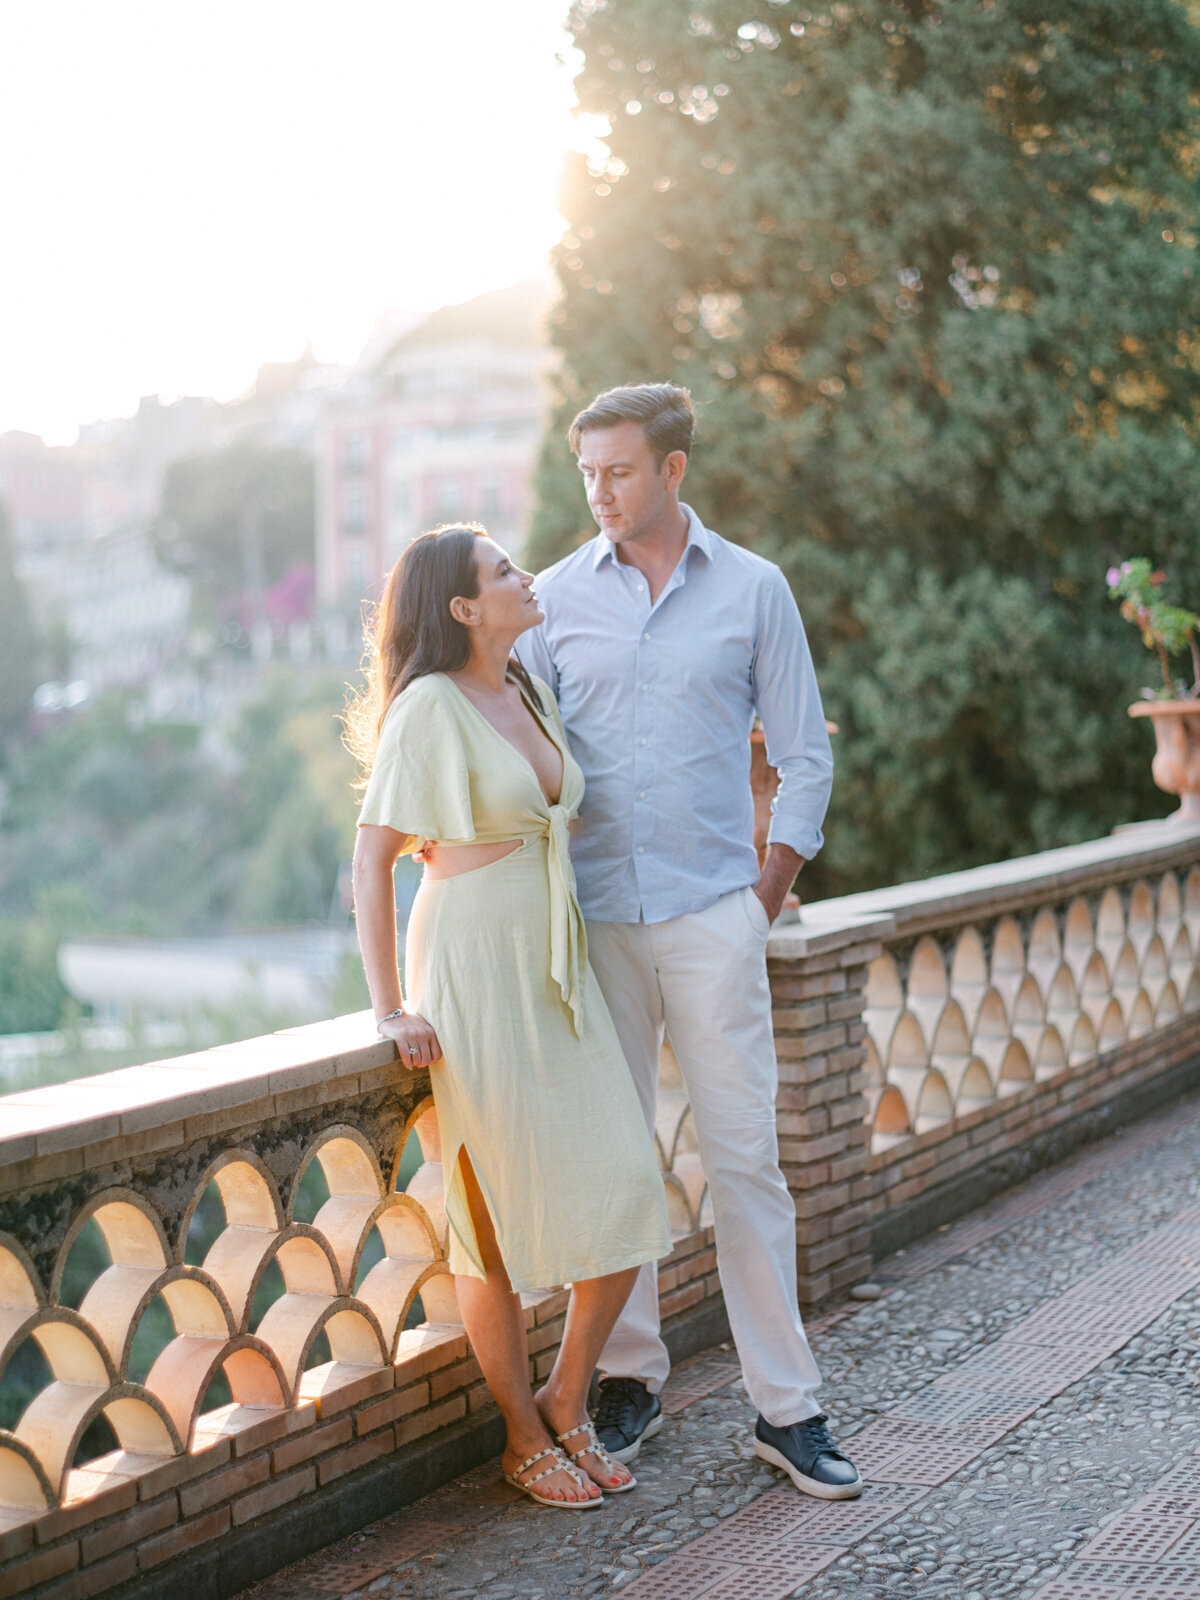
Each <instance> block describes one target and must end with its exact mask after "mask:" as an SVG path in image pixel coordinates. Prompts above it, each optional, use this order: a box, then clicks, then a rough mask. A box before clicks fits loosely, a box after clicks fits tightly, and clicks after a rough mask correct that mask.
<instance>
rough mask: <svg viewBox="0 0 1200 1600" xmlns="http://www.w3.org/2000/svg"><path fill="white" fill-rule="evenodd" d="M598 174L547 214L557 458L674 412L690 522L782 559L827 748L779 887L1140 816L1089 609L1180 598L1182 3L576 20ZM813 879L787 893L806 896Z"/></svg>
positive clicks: (566, 531) (1189, 480)
mask: <svg viewBox="0 0 1200 1600" xmlns="http://www.w3.org/2000/svg"><path fill="white" fill-rule="evenodd" d="M572 20H573V27H574V31H575V36H576V41H577V43H578V44H579V46H580V48H581V50H582V52H583V58H584V64H583V69H582V71H581V73H580V76H579V79H578V90H579V96H580V101H581V104H582V107H583V109H584V110H585V111H587V112H590V113H594V114H597V115H599V116H602V117H607V118H608V120H609V123H610V124H611V134H610V136H608V137H607V139H606V141H605V143H606V146H607V153H606V154H605V155H604V156H603V157H602V158H600V159H597V160H594V161H592V162H591V164H590V165H588V164H587V163H586V162H585V160H584V158H583V157H580V158H578V160H577V161H576V162H575V163H574V165H573V166H572V167H571V168H570V169H569V171H568V175H567V180H566V185H565V214H566V215H567V217H568V219H569V231H568V233H567V234H566V236H565V237H564V239H563V241H562V243H561V245H560V247H559V249H558V252H557V269H558V273H559V276H560V279H561V282H562V298H561V302H560V305H559V308H558V311H557V314H556V317H557V320H556V321H555V322H554V323H553V324H552V326H553V328H554V336H555V339H556V342H557V344H558V346H559V348H560V350H561V352H562V357H563V361H562V366H561V371H560V375H559V379H558V382H559V385H560V394H559V401H558V406H557V410H556V415H555V417H554V419H553V424H552V430H551V435H550V437H549V439H548V441H547V445H546V448H545V450H544V453H543V461H542V467H541V472H540V488H541V504H540V508H539V512H538V515H537V519H536V523H535V529H534V550H535V552H536V554H537V557H538V558H539V559H540V560H543V561H544V560H547V559H551V558H553V557H554V556H556V555H558V554H560V553H562V552H563V551H564V550H565V549H567V548H569V547H570V545H571V543H572V542H573V541H574V540H575V539H577V538H578V537H579V535H580V532H581V530H582V529H583V528H584V525H585V524H586V522H587V520H588V519H587V517H586V512H585V508H584V506H583V503H582V497H581V495H580V492H579V486H578V482H577V477H576V474H575V473H574V471H573V468H572V466H571V464H570V462H569V460H567V458H566V456H565V450H564V447H563V445H562V443H561V440H562V433H563V430H564V428H565V425H566V422H567V420H568V419H569V417H570V415H571V414H572V412H573V411H574V409H576V408H577V407H578V406H579V405H580V404H582V403H584V402H586V400H587V399H588V398H590V396H591V395H592V394H593V393H594V392H595V391H596V390H598V389H601V388H605V387H608V386H610V385H612V384H614V383H621V382H629V381H640V380H650V379H659V378H662V377H668V376H669V377H672V378H674V379H675V380H676V381H679V382H683V383H686V384H688V385H689V386H690V387H691V388H692V390H693V393H694V395H695V397H696V399H697V401H698V403H699V411H700V427H699V430H698V442H697V450H696V454H695V457H694V462H693V465H692V467H691V469H690V472H689V480H688V485H687V498H689V499H690V500H691V501H692V502H693V503H694V504H695V505H696V507H697V509H698V510H700V511H701V512H702V514H703V515H704V516H705V517H706V520H708V521H709V522H710V523H711V524H712V525H713V526H714V527H716V528H717V529H718V530H719V531H720V532H722V533H724V534H726V535H727V536H729V537H732V538H734V539H736V540H738V541H740V542H742V543H745V544H748V545H752V546H754V547H755V548H757V549H759V550H760V551H761V552H762V553H763V554H765V555H768V556H770V557H772V558H773V559H775V560H778V561H779V562H780V563H781V565H783V567H784V568H785V570H786V571H787V573H788V575H789V577H790V579H791V581H792V584H793V587H794V589H795V592H796V595H797V598H798V600H799V602H800V605H801V609H802V611H803V613H804V616H805V619H806V622H807V624H808V627H809V632H810V635H811V637H812V639H813V643H814V650H815V654H816V658H817V662H818V669H819V672H820V675H821V680H822V685H823V688H824V690H825V694H826V699H827V704H828V709H829V712H830V715H831V716H833V717H835V718H836V719H837V720H838V722H839V723H840V725H841V730H842V731H841V735H840V738H839V740H838V743H837V746H836V749H837V754H838V757H839V778H838V783H837V787H836V788H835V794H834V804H833V809H832V811H831V822H830V827H829V829H828V835H829V845H828V847H827V850H826V852H825V854H824V855H823V857H822V858H821V861H820V863H819V871H817V872H816V873H813V874H812V878H811V879H810V881H812V888H810V890H809V892H810V893H812V892H813V891H814V890H817V891H830V890H837V889H843V888H848V887H857V886H862V885H866V884H870V883H877V882H881V881H887V880H893V879H897V878H904V877H908V876H912V875H914V874H917V873H922V872H927V871H932V870H939V869H946V868H950V867H954V866H960V865H966V864H969V863H971V862H976V861H983V860H989V859H996V858H1000V857H1004V856H1006V855H1010V854H1016V853H1020V852H1022V851H1026V850H1030V849H1036V848H1040V847H1044V846H1047V845H1052V844H1056V843H1064V842H1067V841H1068V840H1071V839H1076V838H1082V837H1087V836H1089V835H1091V834H1094V833H1097V832H1103V831H1104V830H1106V829H1107V828H1109V827H1111V826H1112V825H1113V824H1114V823H1115V822H1118V821H1123V820H1128V819H1129V818H1130V817H1134V816H1144V815H1149V814H1153V813H1154V812H1155V811H1156V810H1157V811H1161V810H1164V809H1166V802H1165V801H1164V798H1163V797H1162V796H1159V795H1157V794H1156V792H1155V791H1154V789H1153V787H1152V785H1151V782H1150V778H1149V755H1150V751H1149V747H1148V744H1147V742H1146V740H1145V738H1144V736H1143V733H1142V730H1140V729H1138V728H1137V727H1135V726H1134V725H1132V724H1130V723H1128V721H1127V719H1126V718H1125V716H1124V707H1125V703H1126V702H1127V701H1128V700H1129V699H1130V698H1132V697H1133V696H1134V695H1135V694H1136V692H1137V688H1138V686H1139V684H1140V681H1141V676H1142V674H1143V663H1142V661H1141V660H1140V659H1139V657H1138V655H1137V651H1136V649H1134V648H1132V647H1131V644H1130V641H1129V640H1127V639H1125V638H1123V637H1122V636H1121V631H1120V628H1119V625H1118V619H1116V617H1115V615H1113V614H1111V612H1112V608H1110V607H1108V605H1107V602H1106V591H1105V582H1104V573H1105V569H1106V567H1107V566H1108V565H1109V563H1110V562H1112V561H1114V560H1119V559H1120V558H1122V557H1123V556H1125V555H1128V554H1129V553H1130V552H1131V551H1133V552H1144V553H1147V554H1149V555H1151V556H1152V557H1153V559H1155V560H1156V561H1159V562H1161V563H1162V564H1164V565H1165V566H1166V567H1167V568H1168V569H1169V570H1170V571H1171V573H1172V575H1173V577H1175V578H1176V579H1177V583H1176V591H1177V592H1178V593H1179V594H1180V596H1181V598H1182V600H1183V603H1185V604H1187V603H1189V602H1190V603H1193V604H1194V603H1195V596H1196V595H1197V594H1200V539H1198V538H1197V534H1196V529H1197V527H1198V526H1200V451H1198V450H1197V437H1196V435H1197V417H1198V416H1200V372H1198V361H1200V336H1198V334H1197V328H1198V327H1200V280H1198V279H1197V276H1196V271H1195V268H1196V252H1195V242H1196V234H1195V207H1196V176H1197V152H1198V150H1200V111H1198V107H1197V98H1196V94H1195V90H1196V85H1197V83H1198V82H1200V35H1198V34H1197V32H1196V30H1195V29H1194V27H1193V25H1192V22H1191V21H1190V20H1189V17H1188V14H1187V12H1186V10H1185V9H1184V8H1183V7H1182V6H1181V5H1180V4H1178V3H1176V0H1060V3H1059V4H1058V5H1056V6H1054V7H1052V8H1049V9H1048V8H1047V7H1046V6H1044V5H1041V4H1037V3H1035V0H954V3H953V4H947V3H943V0H853V3H849V0H847V3H838V4H829V5H822V6H821V7H820V8H818V9H816V10H809V9H808V8H807V7H805V6H801V5H797V4H795V3H789V0H764V3H763V4H762V5H760V6H759V7H758V9H757V11H754V10H753V8H748V7H747V6H745V4H743V3H740V0H739V3H737V4H735V3H734V0H659V3H658V4H655V5H653V6H648V5H644V4H640V3H638V0H580V3H578V4H576V6H575V8H574V11H573V13H572ZM813 880H815V881H813Z"/></svg>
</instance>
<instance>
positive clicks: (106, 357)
mask: <svg viewBox="0 0 1200 1600" xmlns="http://www.w3.org/2000/svg"><path fill="white" fill-rule="evenodd" d="M565 13H566V0H521V3H520V4H519V5H511V6H505V5H497V4H496V3H495V0H460V3H459V4H458V5H456V6H455V7H454V8H453V10H452V11H450V10H441V11H439V10H438V9H436V8H434V9H432V10H431V9H429V8H426V7H423V6H422V7H418V6H417V5H415V4H414V3H412V0H342V3H340V4H338V5H336V6H335V5H334V4H333V3H332V0H252V3H250V4H246V3H245V0H202V3H201V0H172V3H171V4H170V5H163V4H162V3H161V0H108V3H107V4H105V5H103V6H97V5H95V4H94V3H92V0H39V4H38V5H36V6H22V7H16V6H13V7H7V8H5V10H4V13H3V17H2V19H0V61H3V63H4V65H3V67H0V138H2V140H3V146H4V148H5V150H6V151H7V152H8V158H7V160H6V161H5V162H4V164H3V167H2V168H0V205H2V206H3V211H4V215H5V217H6V221H7V223H8V227H7V229H6V234H7V238H8V241H9V243H8V245H7V247H6V250H5V263H4V273H5V292H4V294H3V296H2V297H0V348H2V349H3V351H4V360H3V363H2V365H0V431H3V430H4V429H6V428H10V427H22V428H27V429H29V430H31V431H34V432H40V433H42V434H44V435H45V436H46V437H47V438H48V439H50V440H52V441H54V442H66V441H69V440H70V439H72V438H73V437H74V433H75V429H76V427H77V425H78V424H79V423H80V422H84V421H87V420H90V419H91V418H94V417H98V416H105V415H116V414H122V413H127V412H129V411H131V410H132V408H133V407H134V406H135V405H136V403H137V400H138V397H139V396H140V395H141V394H144V393H152V392H158V393H164V394H182V393H192V394H196V393H205V394H212V395H215V396H217V397H219V398H227V397H229V396H231V395H232V394H234V393H237V392H238V391H240V390H242V389H243V388H245V386H246V385H247V384H248V383H249V382H250V380H251V379H252V377H253V374H254V371H255V368H256V367H257V365H258V364H259V363H260V362H261V361H264V360H281V359H288V358H290V357H293V356H295V355H296V354H298V353H299V351H300V350H301V349H302V348H303V346H304V345H305V344H306V343H307V342H309V341H311V342H312V343H313V345H314V346H315V349H316V352H317V354H318V355H319V356H321V357H323V358H326V359H330V360H336V361H349V360H352V359H353V358H354V356H355V355H356V354H357V352H358V350H359V348H360V347H361V345H362V342H363V340H364V338H365V337H366V335H367V334H368V332H369V330H370V328H371V325H372V323H373V321H374V319H375V318H376V317H377V316H378V315H379V314H380V313H382V312H383V311H385V309H387V308H394V309H401V310H408V311H412V312H414V313H415V312H418V311H422V310H429V309H432V308H434V307H435V306H437V305H440V304H444V303H446V302H449V301H454V300H459V299H463V298H465V297H467V296H469V295H472V294H476V293H480V292H482V291H483V290H486V289H489V288H493V287H498V286H500V285H502V284H504V283H506V282H511V281H513V280H514V279H517V278H521V277H526V276H530V275H532V274H535V273H537V272H539V271H544V270H546V269H545V261H546V255H547V252H548V250H549V247H550V246H551V244H552V243H553V241H554V239H555V237H556V236H557V233H558V232H559V230H560V228H561V220H560V218H559V217H558V215H557V210H556V196H557V188H558V180H559V173H560V169H561V164H562V158H563V155H564V152H565V151H566V149H567V148H568V146H570V145H572V144H574V145H576V146H580V145H582V144H586V142H587V140H588V139H589V138H590V137H592V136H593V135H594V133H595V130H594V129H591V128H587V127H584V126H582V125H581V124H579V123H577V122H575V120H574V119H573V117H572V110H571V108H572V105H573V101H574V95H573V90H572V87H571V60H570V40H569V36H568V35H567V34H566V33H565V32H564V31H563V28H562V22H563V19H564V16H565Z"/></svg>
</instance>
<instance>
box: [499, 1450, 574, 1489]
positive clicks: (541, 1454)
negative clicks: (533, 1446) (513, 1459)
mask: <svg viewBox="0 0 1200 1600" xmlns="http://www.w3.org/2000/svg"><path fill="white" fill-rule="evenodd" d="M560 1455H562V1451H561V1450H559V1449H557V1448H556V1447H555V1446H554V1445H551V1446H550V1447H549V1448H548V1449H546V1450H539V1451H538V1453H537V1455H535V1456H530V1457H529V1460H528V1461H522V1463H521V1465H520V1466H519V1467H514V1468H513V1470H512V1472H511V1473H510V1474H509V1476H510V1477H513V1478H519V1477H520V1476H521V1474H522V1473H523V1472H524V1471H525V1468H526V1467H532V1466H533V1465H534V1464H535V1463H536V1462H538V1461H544V1460H545V1459H546V1457H547V1456H560ZM549 1470H550V1471H551V1472H555V1471H557V1470H558V1469H557V1468H555V1467H551V1468H550V1469H549ZM542 1476H544V1474H542ZM531 1481H536V1480H531Z"/></svg>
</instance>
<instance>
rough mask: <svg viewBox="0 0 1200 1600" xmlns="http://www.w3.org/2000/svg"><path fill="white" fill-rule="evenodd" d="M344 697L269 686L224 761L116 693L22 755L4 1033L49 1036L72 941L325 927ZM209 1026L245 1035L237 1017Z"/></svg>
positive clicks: (11, 851)
mask: <svg viewBox="0 0 1200 1600" xmlns="http://www.w3.org/2000/svg"><path fill="white" fill-rule="evenodd" d="M344 692H345V689H344V685H343V684H342V683H341V682H340V681H338V680H335V679H333V678H332V677H331V678H322V679H320V680H317V681H315V682H313V683H310V684H308V685H307V686H299V685H297V684H295V683H294V682H293V681H292V680H291V679H289V678H287V677H285V676H282V675H281V676H280V677H278V678H275V679H272V680H271V681H270V683H269V684H268V686H267V688H266V692H265V693H264V694H263V695H262V697H261V698H260V699H258V700H255V701H253V702H251V703H250V704H248V705H247V706H246V707H245V708H244V710H243V712H242V714H241V716H240V719H239V721H238V722H237V724H236V725H235V726H234V728H233V729H232V731H231V734H230V737H229V741H228V748H225V749H224V750H223V751H214V749H213V748H211V747H210V746H211V744H212V743H219V741H211V742H210V743H208V744H202V742H201V738H200V730H199V729H198V728H195V727H192V726H189V725H182V724H181V725H171V724H154V725H141V724H140V723H139V720H138V718H137V717H136V716H134V715H133V709H134V708H133V707H132V706H131V704H130V702H129V701H128V699H127V698H126V697H124V696H117V695H114V696H110V697H108V698H106V699H104V700H102V701H101V702H100V703H99V704H97V705H96V706H95V707H94V708H92V709H91V710H89V711H88V712H86V713H83V714H80V715H77V716H75V717H72V718H68V719H64V720H63V721H61V722H59V723H57V724H56V725H54V726H53V727H51V728H49V729H47V730H45V731H44V732H43V733H42V734H41V735H40V736H39V737H36V738H32V739H30V740H27V741H26V742H25V743H24V744H23V745H22V746H20V747H19V749H18V750H17V751H16V754H15V756H14V760H13V763H12V768H11V773H10V793H9V802H8V807H7V810H6V811H5V813H4V816H3V820H2V822H0V1033H4V1032H24V1031H34V1030H40V1029H48V1028H53V1027H56V1026H57V1025H58V1024H59V1022H60V1020H61V1016H60V1013H61V1009H62V1001H63V998H64V991H63V989H62V986H61V984H60V983H59V981H58V978H57V972H56V967H55V957H56V951H57V947H58V943H59V941H60V940H61V938H62V937H64V936H66V935H68V934H79V933H89V932H105V933H140V934H149V935H160V936H164V937H166V936H170V935H176V934H185V933H186V934H197V933H203V932H211V931H220V930H224V929H231V928H247V927H255V928H261V927H270V926H273V925H279V924H285V923H298V922H306V921H318V922H324V921H325V920H326V919H327V917H328V915H329V909H330V906H331V904H332V900H333V893H334V888H335V885H336V882H337V875H338V867H339V862H340V861H342V860H344V859H345V858H346V856H347V855H348V854H349V849H350V845H351V843H352V840H353V833H354V815H355V804H354V796H353V792H352V790H351V787H350V781H351V776H352V763H351V760H350V757H349V756H348V755H347V754H346V752H345V750H344V749H343V748H342V745H341V742H340V738H339V724H338V720H337V713H338V711H339V709H340V704H341V700H342V697H343V695H344ZM209 1020H210V1022H211V1023H212V1025H213V1027H214V1028H215V1029H216V1031H217V1032H218V1033H219V1034H220V1035H221V1036H222V1037H225V1036H229V1037H244V1036H245V1032H246V1028H247V1018H246V1017H245V1016H241V1017H240V1018H239V1019H238V1020H237V1021H234V1022H229V1020H228V1019H222V1018H219V1017H213V1018H211V1019H209ZM284 1020H285V1021H290V1020H292V1019H290V1018H287V1019H284ZM227 1023H228V1025H227ZM267 1025H268V1024H267V1022H265V1021H264V1028H265V1027H266V1026H267ZM270 1025H273V1026H274V1025H279V1024H278V1020H277V1019H276V1020H275V1021H274V1022H272V1023H270ZM230 1027H232V1030H233V1031H232V1032H230ZM250 1031H253V1030H252V1029H251V1030H250ZM259 1031H264V1030H263V1029H260V1030H259Z"/></svg>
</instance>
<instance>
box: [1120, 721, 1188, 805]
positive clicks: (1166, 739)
mask: <svg viewBox="0 0 1200 1600" xmlns="http://www.w3.org/2000/svg"><path fill="white" fill-rule="evenodd" d="M1129 715H1130V716H1131V717H1151V718H1153V721H1154V737H1155V739H1156V740H1157V742H1158V748H1157V750H1156V751H1155V753H1154V764H1153V766H1152V767H1151V768H1150V770H1151V772H1153V774H1154V781H1155V783H1156V784H1157V785H1158V787H1159V788H1160V789H1165V790H1166V792H1167V793H1168V794H1177V795H1178V796H1179V799H1180V802H1181V804H1180V807H1179V810H1178V811H1173V812H1172V813H1171V815H1170V817H1169V818H1168V819H1167V820H1168V821H1169V822H1182V823H1186V824H1188V825H1189V826H1190V825H1191V824H1193V823H1197V824H1200V700H1139V701H1138V702H1137V704H1136V705H1132V706H1130V708H1129Z"/></svg>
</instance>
